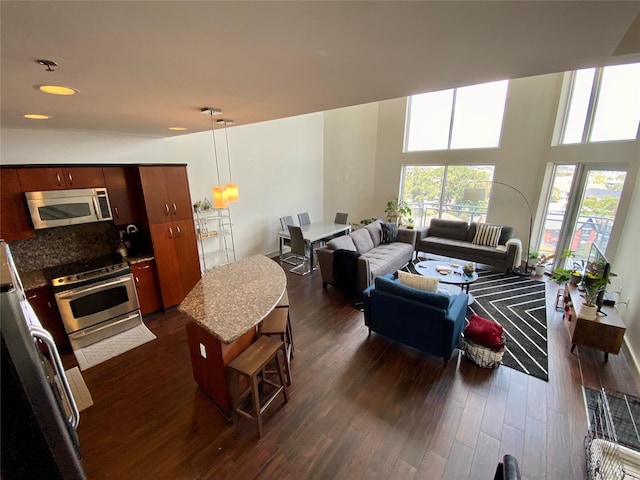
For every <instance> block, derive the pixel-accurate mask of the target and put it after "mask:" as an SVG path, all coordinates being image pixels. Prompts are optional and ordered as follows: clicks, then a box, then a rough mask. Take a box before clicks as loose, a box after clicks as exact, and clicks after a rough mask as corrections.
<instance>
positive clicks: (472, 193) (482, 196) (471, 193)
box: [462, 180, 533, 276]
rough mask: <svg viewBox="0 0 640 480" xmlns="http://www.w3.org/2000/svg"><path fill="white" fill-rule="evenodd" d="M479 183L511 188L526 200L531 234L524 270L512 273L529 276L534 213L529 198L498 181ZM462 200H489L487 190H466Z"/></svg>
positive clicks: (528, 239)
mask: <svg viewBox="0 0 640 480" xmlns="http://www.w3.org/2000/svg"><path fill="white" fill-rule="evenodd" d="M478 183H491V184H494V185H502V186H503V187H507V188H510V189H511V190H513V191H514V192H516V193H517V194H518V195H520V196H521V197H522V199H523V200H524V203H525V204H526V205H527V210H528V211H529V233H528V235H527V248H526V250H525V263H524V268H522V267H517V268H514V269H513V270H512V272H513V273H514V274H516V275H522V276H527V275H529V272H527V264H528V261H529V249H530V248H531V231H532V229H533V213H532V212H531V205H530V204H529V200H527V197H525V196H524V193H522V192H521V191H520V190H518V189H517V188H516V187H514V186H513V185H509V184H508V183H504V182H498V181H496V180H482V181H480V182H478ZM462 198H463V200H466V201H469V202H481V201H484V200H486V199H487V191H486V189H485V188H465V189H464V193H463V197H462ZM520 263H522V258H520Z"/></svg>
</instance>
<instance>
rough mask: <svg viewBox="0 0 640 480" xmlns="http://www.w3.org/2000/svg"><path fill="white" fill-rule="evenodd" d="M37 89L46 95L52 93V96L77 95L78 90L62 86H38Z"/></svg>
mask: <svg viewBox="0 0 640 480" xmlns="http://www.w3.org/2000/svg"><path fill="white" fill-rule="evenodd" d="M36 88H37V89H38V90H40V91H41V92H44V93H50V94H51V95H75V94H76V93H78V90H76V89H75V88H71V87H64V86H62V85H36Z"/></svg>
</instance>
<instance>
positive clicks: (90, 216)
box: [25, 188, 113, 229]
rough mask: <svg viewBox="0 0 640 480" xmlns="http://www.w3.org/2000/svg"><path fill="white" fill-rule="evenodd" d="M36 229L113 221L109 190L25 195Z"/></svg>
mask: <svg viewBox="0 0 640 480" xmlns="http://www.w3.org/2000/svg"><path fill="white" fill-rule="evenodd" d="M25 196H26V197H27V205H28V206H29V212H30V213H31V220H32V222H33V228H35V229H40V228H51V227H63V226H67V225H77V224H79V223H91V222H101V221H104V220H113V216H112V215H111V205H110V204H109V196H108V195H107V189H106V188H82V189H75V190H52V191H47V192H25Z"/></svg>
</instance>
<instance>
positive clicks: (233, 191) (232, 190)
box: [226, 183, 238, 202]
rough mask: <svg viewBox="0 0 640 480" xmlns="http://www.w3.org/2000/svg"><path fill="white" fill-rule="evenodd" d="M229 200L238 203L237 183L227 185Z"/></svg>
mask: <svg viewBox="0 0 640 480" xmlns="http://www.w3.org/2000/svg"><path fill="white" fill-rule="evenodd" d="M226 188H227V198H228V199H229V201H230V202H237V201H238V184H237V183H227V185H226Z"/></svg>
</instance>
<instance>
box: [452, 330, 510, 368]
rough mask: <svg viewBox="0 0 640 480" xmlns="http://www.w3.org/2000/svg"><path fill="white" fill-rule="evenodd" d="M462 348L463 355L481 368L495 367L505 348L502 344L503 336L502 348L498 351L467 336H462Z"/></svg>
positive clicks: (498, 363) (499, 361)
mask: <svg viewBox="0 0 640 480" xmlns="http://www.w3.org/2000/svg"><path fill="white" fill-rule="evenodd" d="M462 348H463V350H464V353H465V355H466V356H467V358H469V360H471V361H472V362H473V363H475V364H476V365H479V366H480V367H483V368H496V367H498V366H499V365H500V363H501V362H502V357H503V356H504V352H505V350H506V346H505V345H504V337H503V341H502V348H501V349H500V350H499V351H497V352H496V351H494V350H492V349H490V348H489V347H484V346H482V345H480V344H478V343H475V342H474V341H472V340H470V339H469V338H466V337H463V339H462Z"/></svg>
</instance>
